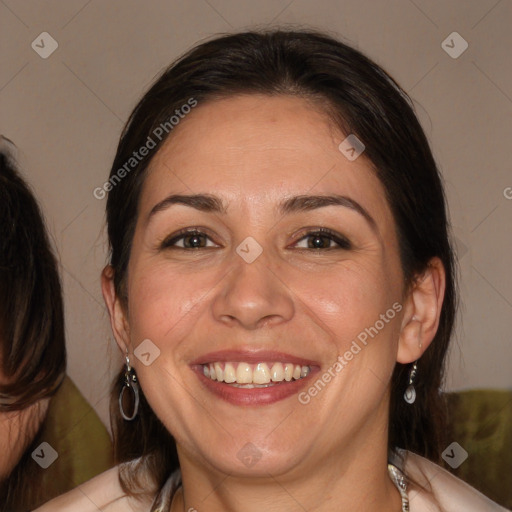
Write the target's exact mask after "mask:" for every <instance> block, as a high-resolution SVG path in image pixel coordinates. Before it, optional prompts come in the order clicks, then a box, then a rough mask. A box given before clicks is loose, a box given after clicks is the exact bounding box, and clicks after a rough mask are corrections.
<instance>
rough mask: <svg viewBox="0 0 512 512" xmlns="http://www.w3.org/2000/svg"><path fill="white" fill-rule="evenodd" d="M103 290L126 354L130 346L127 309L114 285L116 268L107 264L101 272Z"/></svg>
mask: <svg viewBox="0 0 512 512" xmlns="http://www.w3.org/2000/svg"><path fill="white" fill-rule="evenodd" d="M101 291H102V293H103V299H104V300H105V304H106V305H107V308H108V313H109V315H110V325H111V326H112V332H113V333H114V337H115V339H116V342H117V345H118V346H119V349H120V350H121V352H122V353H123V355H125V354H126V351H127V350H128V347H129V346H130V331H129V324H128V319H127V318H126V314H125V310H124V308H123V305H122V304H121V300H120V298H119V297H118V296H117V295H116V290H115V286H114V269H113V268H112V266H111V265H107V266H106V267H105V268H104V269H103V272H102V273H101Z"/></svg>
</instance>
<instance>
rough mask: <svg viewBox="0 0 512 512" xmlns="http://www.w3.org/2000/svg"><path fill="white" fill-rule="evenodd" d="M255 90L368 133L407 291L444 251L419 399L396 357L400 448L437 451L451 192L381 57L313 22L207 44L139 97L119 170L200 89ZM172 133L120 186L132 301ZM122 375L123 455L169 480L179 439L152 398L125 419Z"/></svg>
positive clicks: (116, 261) (133, 477) (113, 194)
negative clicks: (136, 259) (152, 191)
mask: <svg viewBox="0 0 512 512" xmlns="http://www.w3.org/2000/svg"><path fill="white" fill-rule="evenodd" d="M253 93H257V94H266V95H272V96H274V95H291V96H297V97H301V98H306V99H310V100H314V101H315V103H316V104H318V105H320V106H321V108H322V109H323V110H324V111H325V113H326V114H327V115H328V116H329V117H330V118H331V119H332V120H333V121H334V122H335V124H336V126H338V127H339V129H340V130H341V131H342V132H343V133H345V134H347V135H348V134H355V135H356V136H357V137H358V138H359V139H360V140H361V141H362V142H363V143H364V145H365V146H366V149H365V156H366V157H367V158H368V159H369V161H370V162H371V164H372V165H373V168H374V172H375V174H376V176H377V177H378V178H379V180H380V181H381V183H382V185H383V187H384V189H385V193H386V199H387V201H388V203H389V205H390V208H391V211H392V213H393V216H394V220H395V223H396V227H397V232H398V238H399V244H400V258H401V264H402V269H403V276H404V288H405V290H406V291H408V290H409V289H410V287H411V286H412V285H413V283H414V280H415V278H416V277H418V276H419V275H421V274H422V273H423V272H424V271H425V270H426V269H427V266H428V264H429V261H430V260H431V258H433V257H435V256H437V257H439V258H440V260H441V261H442V263H443V265H444V268H445V271H446V291H445V296H444V302H443V307H442V312H441V318H440V324H439V328H438V331H437V333H436V336H435V338H434V341H433V342H432V344H431V345H430V346H429V348H428V349H427V350H426V352H425V354H424V355H423V356H422V357H421V359H420V361H419V362H418V378H417V382H416V391H417V400H416V402H415V403H414V404H413V405H408V404H406V403H405V401H404V400H403V393H404V390H405V388H406V387H407V377H408V369H409V366H408V365H402V364H397V365H396V367H395V370H394V373H393V377H392V384H391V404H390V422H389V448H394V447H401V448H405V449H408V450H411V451H414V452H417V453H419V454H421V455H423V456H426V457H428V458H430V459H432V460H435V461H438V460H439V458H440V453H441V451H440V446H441V445H440V443H441V442H442V434H443V432H444V427H443V421H444V407H443V400H442V397H441V395H440V391H439V389H440V386H441V384H442V380H443V372H444V361H445V354H446V350H447V347H448V343H449V340H450V337H451V333H452V328H453V323H454V316H455V312H456V302H457V301H456V297H457V294H456V268H455V260H454V255H453V251H452V248H451V244H450V239H449V234H448V219H447V208H446V200H445V196H444V190H443V184H442V179H441V176H440V173H439V171H438V169H437V166H436V163H435V161H434V158H433V156H432V153H431V150H430V147H429V144H428V141H427V139H426V136H425V134H424V132H423V130H422V128H421V126H420V124H419V122H418V120H417V118H416V116H415V114H414V108H413V105H412V102H411V100H410V99H409V97H408V96H407V94H406V93H405V92H404V91H403V90H402V89H401V88H400V87H399V86H398V85H397V83H396V82H395V81H394V80H393V79H392V78H391V77H390V76H389V75H388V74H387V73H386V72H385V71H383V70H382V69H381V68H380V67H379V66H378V65H377V64H375V63H374V62H372V61H371V60H370V59H368V58H367V57H365V56H364V55H363V54H361V53H360V52H359V51H357V50H355V49H353V48H351V47H350V46H348V45H346V44H344V43H342V42H340V41H338V40H336V39H334V38H331V37H330V36H328V35H326V34H322V33H318V32H313V31H305V30H300V31H281V30H273V31H261V32H245V33H238V34H233V35H225V36H221V37H218V38H216V39H214V40H211V41H208V42H205V43H203V44H200V45H199V46H197V47H196V48H193V49H192V50H191V51H189V52H188V53H187V54H185V55H184V56H183V57H181V58H180V59H178V60H177V61H176V62H175V63H173V64H172V65H171V66H170V67H169V68H168V69H167V70H166V71H165V72H164V73H163V74H162V75H161V76H160V77H159V78H158V79H157V80H156V82H155V83H154V85H152V87H151V88H150V89H149V90H148V91H147V92H146V94H144V96H143V98H142V99H141V101H140V102H139V103H138V105H137V106H136V107H135V109H134V111H133V113H132V114H131V116H130V118H129V120H128V122H127V125H126V127H125V129H124V131H123V133H122V135H121V139H120V142H119V146H118V149H117V154H116V156H115V159H114V162H113V165H112V169H111V172H110V179H112V178H113V177H115V175H116V174H117V173H118V170H119V169H121V168H122V167H123V165H125V164H126V162H127V161H129V159H130V157H132V152H133V151H134V150H137V149H138V148H140V147H141V146H142V145H144V144H145V142H146V140H147V139H148V137H150V136H152V134H154V132H155V130H156V129H157V128H158V127H159V126H160V125H161V124H162V123H164V122H166V121H167V120H168V119H169V118H170V117H171V116H172V115H173V114H174V112H175V110H176V109H180V107H181V106H182V105H184V104H186V103H187V102H188V101H189V100H190V99H191V98H193V99H194V100H195V101H197V102H198V103H199V104H202V103H205V102H207V101H212V100H215V99H220V98H225V97H230V96H234V95H237V94H253ZM168 133H171V130H169V132H168ZM168 133H166V134H165V135H164V136H163V137H162V139H161V140H160V141H158V142H157V145H156V148H155V149H153V150H152V151H151V152H150V153H149V154H148V155H147V156H146V157H144V158H143V159H141V161H140V162H139V163H138V164H137V165H136V166H134V168H133V169H132V170H130V172H129V173H128V174H127V175H126V176H125V177H124V178H123V179H122V180H118V182H116V184H115V186H113V188H112V190H111V191H110V192H109V196H108V200H107V224H108V236H109V241H110V250H111V260H110V261H111V265H112V267H113V271H114V284H115V288H116V291H117V293H118V295H119V296H120V297H121V298H122V299H123V300H125V301H127V300H129V297H127V296H126V293H125V279H126V272H127V266H128V261H129V258H130V251H131V243H132V239H133V235H134V230H135V225H136V221H137V215H138V204H139V199H140V193H141V187H142V184H143V182H144V179H145V176H146V170H147V168H148V164H149V163H150V161H151V159H152V158H153V157H154V155H155V154H156V152H157V151H158V148H159V146H160V145H161V144H162V143H163V142H164V141H165V140H166V137H167V136H169V135H168ZM171 136H172V135H171ZM117 176H118V175H117ZM120 385H121V376H120V377H119V379H117V382H116V385H115V388H114V390H113V396H112V398H113V400H112V419H113V428H114V437H115V449H116V457H117V461H118V462H123V461H128V460H130V459H132V458H134V457H139V456H143V457H142V459H141V461H142V462H141V465H142V466H145V469H146V470H149V474H150V475H151V477H152V478H153V479H154V482H155V485H156V487H157V488H158V487H160V486H161V485H162V484H163V482H164V481H165V478H167V476H168V475H169V474H170V472H171V471H172V470H173V469H176V468H177V467H178V460H177V457H176V449H175V444H174V441H173V438H172V436H171V435H170V434H169V433H168V432H167V431H166V429H165V428H164V427H163V425H162V424H161V422H160V421H159V420H158V418H157V417H156V415H155V414H154V413H153V412H152V411H151V409H150V407H149V406H148V405H147V402H146V401H145V400H144V399H143V402H142V404H143V405H142V407H141V410H140V413H139V415H138V417H137V419H136V420H135V421H133V422H131V423H130V424H129V425H125V424H124V423H123V420H122V418H120V415H119V412H118V408H117V397H118V394H119V390H120ZM134 469H136V468H134V467H133V466H130V474H129V475H128V474H126V473H122V474H121V483H122V485H123V486H124V488H125V490H126V491H127V492H129V493H130V494H134V489H135V488H136V487H135V485H136V483H137V471H134ZM128 478H129V479H128ZM128 481H129V482H130V488H128Z"/></svg>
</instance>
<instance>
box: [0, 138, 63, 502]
mask: <svg viewBox="0 0 512 512" xmlns="http://www.w3.org/2000/svg"><path fill="white" fill-rule="evenodd" d="M2 139H3V140H2V141H0V142H2V146H6V145H7V144H8V143H7V142H6V141H7V139H5V138H2ZM65 370H66V347H65V340H64V311H63V303H62V296H61V286H60V279H59V274H58V267H57V261H56V259H55V257H54V255H53V252H52V248H51V244H50V240H49V238H48V235H47V233H46V228H45V224H44V221H43V216H42V214H41V211H40V209H39V206H38V204H37V202H36V200H35V198H34V196H33V194H32V192H31V191H30V188H29V187H28V185H27V184H26V183H25V181H24V180H23V178H22V177H21V176H20V174H19V173H18V172H17V171H16V165H15V162H14V159H13V158H12V156H10V155H9V153H8V152H5V153H4V152H3V151H2V152H0V372H1V373H2V376H3V377H4V379H5V378H7V379H8V380H9V381H10V382H9V383H8V384H1V385H0V412H6V411H21V410H22V409H25V408H27V407H29V406H30V405H32V404H36V403H38V402H39V403H38V404H37V405H36V406H35V410H36V413H35V416H34V421H35V418H37V421H40V420H41V413H40V412H39V405H40V401H41V400H42V399H44V398H48V397H50V396H52V395H53V394H54V393H55V392H56V391H57V389H58V387H59V386H60V384H61V382H62V379H63V378H64V375H65ZM42 427H43V425H41V426H40V428H39V429H37V428H36V429H35V430H34V429H32V430H33V431H34V434H35V437H34V438H33V439H26V441H27V445H28V446H27V449H26V450H25V453H24V455H23V456H22V458H21V460H20V461H19V462H18V464H17V466H16V467H15V468H14V469H13V471H12V472H11V474H10V475H9V477H8V478H7V480H5V481H3V482H1V483H0V510H9V511H11V510H16V511H18V510H19V511H21V510H29V509H31V508H33V507H34V506H35V505H37V504H38V503H39V501H38V498H37V496H38V492H39V491H41V489H39V488H38V476H39V475H41V471H37V470H38V469H39V468H36V467H35V466H36V465H35V464H34V461H33V460H32V459H31V457H30V451H31V450H32V449H33V448H35V445H36V443H37V441H38V434H37V433H36V432H37V430H39V432H40V431H41V430H42ZM3 507H5V508H3Z"/></svg>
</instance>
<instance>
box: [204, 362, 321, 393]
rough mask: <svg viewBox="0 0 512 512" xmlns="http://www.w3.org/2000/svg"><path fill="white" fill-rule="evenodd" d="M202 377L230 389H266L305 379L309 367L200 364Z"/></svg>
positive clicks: (294, 365)
mask: <svg viewBox="0 0 512 512" xmlns="http://www.w3.org/2000/svg"><path fill="white" fill-rule="evenodd" d="M201 366H202V369H203V375H204V376H205V377H207V378H209V379H210V380H212V381H217V382H222V383H224V384H227V385H229V386H231V387H236V388H244V389H254V388H267V387H272V386H276V385H279V384H283V383H287V382H292V381H297V380H300V379H303V378H305V377H307V376H308V375H309V374H310V372H311V367H310V366H304V365H299V364H293V363H281V362H273V363H269V362H261V363H255V364H249V363H245V362H212V363H206V364H202V365H201Z"/></svg>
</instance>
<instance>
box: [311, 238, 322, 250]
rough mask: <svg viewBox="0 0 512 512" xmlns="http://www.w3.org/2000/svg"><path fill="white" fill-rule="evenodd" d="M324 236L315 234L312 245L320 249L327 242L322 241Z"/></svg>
mask: <svg viewBox="0 0 512 512" xmlns="http://www.w3.org/2000/svg"><path fill="white" fill-rule="evenodd" d="M322 238H324V237H322V236H318V235H317V236H315V237H313V238H312V243H310V247H313V248H314V249H320V248H322V247H324V246H325V244H323V243H322Z"/></svg>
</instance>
